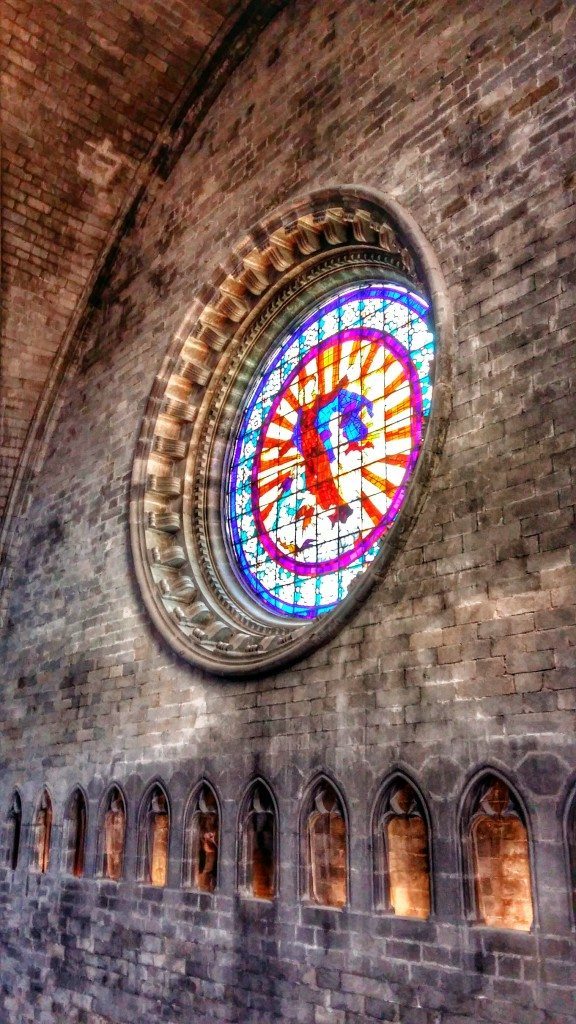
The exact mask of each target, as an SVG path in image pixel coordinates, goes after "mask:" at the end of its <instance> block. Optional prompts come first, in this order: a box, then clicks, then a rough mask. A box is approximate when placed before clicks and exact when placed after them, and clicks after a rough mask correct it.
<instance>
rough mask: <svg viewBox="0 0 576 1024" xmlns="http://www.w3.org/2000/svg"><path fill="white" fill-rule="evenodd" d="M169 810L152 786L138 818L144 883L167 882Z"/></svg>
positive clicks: (161, 884)
mask: <svg viewBox="0 0 576 1024" xmlns="http://www.w3.org/2000/svg"><path fill="white" fill-rule="evenodd" d="M169 845H170V811H169V808H168V799H167V797H166V794H165V792H164V790H163V789H162V787H161V786H159V785H156V786H154V787H153V789H152V790H151V791H150V793H149V795H148V798H147V800H146V804H145V809H144V813H143V815H142V818H141V821H140V848H141V857H140V863H141V870H140V877H141V880H142V881H143V882H144V883H145V884H147V885H154V886H159V887H161V886H165V885H166V883H167V881H168V851H169Z"/></svg>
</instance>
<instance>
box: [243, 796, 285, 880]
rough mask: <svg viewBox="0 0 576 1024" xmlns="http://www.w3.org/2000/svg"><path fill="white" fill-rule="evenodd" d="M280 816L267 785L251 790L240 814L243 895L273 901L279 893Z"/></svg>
mask: <svg viewBox="0 0 576 1024" xmlns="http://www.w3.org/2000/svg"><path fill="white" fill-rule="evenodd" d="M277 833H278V828H277V815H276V806H275V803H274V798H273V796H272V794H271V792H270V790H269V789H268V787H267V786H266V784H265V783H264V782H262V781H261V780H258V781H257V782H254V783H253V784H252V786H251V787H250V789H249V791H248V793H247V795H246V797H245V799H244V801H243V804H242V809H241V813H240V836H239V866H238V867H239V870H238V888H239V890H240V892H241V893H242V895H244V896H251V897H253V898H255V899H261V900H272V899H274V896H275V895H276V892H277V867H276V865H277V859H278V850H277V844H278V839H277Z"/></svg>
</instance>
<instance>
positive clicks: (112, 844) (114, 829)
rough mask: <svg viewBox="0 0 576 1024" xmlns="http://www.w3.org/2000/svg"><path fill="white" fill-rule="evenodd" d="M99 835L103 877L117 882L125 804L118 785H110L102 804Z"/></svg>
mask: <svg viewBox="0 0 576 1024" xmlns="http://www.w3.org/2000/svg"><path fill="white" fill-rule="evenodd" d="M104 807H105V809H104V815H103V818H102V829H101V836H100V870H101V874H102V876H103V877H104V878H109V879H111V880H112V881H114V882H117V881H118V880H119V879H120V878H122V872H123V869H124V844H125V840H126V804H125V803H124V797H123V796H122V793H121V791H120V789H119V788H118V786H112V788H111V789H110V791H109V793H108V796H107V798H106V802H105V805H104Z"/></svg>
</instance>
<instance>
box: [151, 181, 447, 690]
mask: <svg viewBox="0 0 576 1024" xmlns="http://www.w3.org/2000/svg"><path fill="white" fill-rule="evenodd" d="M256 238H258V243H256V242H255V239H256ZM207 294H208V289H204V291H203V295H207ZM449 323H450V316H449V312H448V305H447V302H446V300H445V293H444V286H443V284H442V282H441V279H440V277H439V272H438V270H437V265H436V264H435V261H434V260H433V257H432V254H431V252H430V250H429V248H428V247H427V245H426V243H425V242H424V240H423V238H422V236H421V234H420V233H419V231H418V229H417V227H416V226H415V225H414V223H413V221H412V220H411V218H410V217H409V216H408V215H407V214H406V213H405V211H402V210H401V209H400V208H399V207H398V205H397V204H395V203H394V201H393V200H390V199H389V198H386V199H385V200H383V199H382V198H381V197H379V196H377V195H375V194H373V193H370V192H368V191H366V190H362V189H340V190H336V189H334V190H329V189H328V190H326V191H325V192H322V193H318V194H316V195H315V196H313V197H310V198H307V199H303V200H299V201H296V202H295V203H293V204H291V205H290V206H289V207H287V208H286V209H285V210H284V211H280V212H279V213H278V214H277V215H275V216H274V217H272V218H270V220H269V221H267V222H262V223H261V224H260V225H258V227H257V228H255V229H254V231H253V233H252V234H251V235H250V236H247V238H246V239H245V240H244V241H243V242H242V243H241V245H240V246H239V247H238V249H237V250H236V251H235V252H234V253H233V254H231V257H230V260H229V261H228V263H227V264H226V267H225V269H224V270H222V271H220V272H219V274H218V276H217V277H216V278H215V280H214V282H213V286H212V290H211V298H210V299H209V301H207V303H206V304H205V305H204V306H203V308H201V307H200V305H197V306H196V307H195V308H194V311H193V312H192V313H191V315H189V316H188V317H187V318H186V321H185V323H184V326H183V328H182V331H181V332H180V334H179V337H178V339H176V341H175V342H174V345H173V346H172V349H171V352H170V353H169V355H168V356H167V358H166V360H165V363H164V366H163V367H162V370H161V372H160V374H159V377H158V379H157V381H156V383H155V386H154V392H153V395H152V397H151V402H150V406H149V409H148V411H147V413H146V416H145V419H144V427H143V433H142V436H141V439H140V441H139V444H138V453H137V456H136V460H135V463H134V472H133V488H132V505H131V526H132V549H133V553H134V559H135V566H136V571H137V575H138V579H139V582H140V585H141V588H142V592H143V595H144V598H145V600H146V603H147V605H148V609H149V611H150V613H151V615H152V618H153V620H154V622H155V623H156V625H157V627H158V628H159V629H160V630H161V631H162V632H163V634H164V636H165V637H166V638H167V639H168V641H169V642H170V643H171V644H172V646H173V647H175V649H176V650H177V651H178V652H179V653H180V654H183V655H184V656H185V657H187V658H188V659H189V660H191V661H193V662H195V663H197V664H200V665H201V666H202V667H204V668H206V669H209V670H212V671H215V672H219V673H223V674H230V675H235V676H238V675H243V674H248V673H253V672H254V671H259V670H262V669H264V668H270V667H274V666H276V665H279V664H282V663H284V662H286V661H288V660H291V659H294V658H295V657H297V656H300V655H301V654H302V653H304V652H305V651H307V650H311V649H313V648H314V647H315V646H317V645H318V644H319V643H321V642H322V641H323V640H324V639H326V638H327V637H328V636H330V635H331V634H332V633H333V632H334V631H335V629H337V628H338V626H339V625H340V623H341V622H342V621H343V619H344V617H345V615H346V614H348V612H349V611H350V610H351V609H352V607H353V606H354V605H355V604H356V603H357V602H358V601H359V600H360V599H361V597H362V595H363V594H364V593H366V592H367V590H368V589H369V587H370V586H371V585H372V583H373V582H374V580H375V579H376V577H377V575H378V574H381V573H382V571H383V568H384V566H385V564H386V562H387V561H388V560H389V559H390V558H391V557H392V554H393V552H394V546H395V541H394V537H399V536H400V535H401V533H402V530H401V528H400V524H401V523H402V522H404V523H407V522H408V519H409V517H411V516H413V515H415V514H416V511H417V508H418V505H419V502H420V497H419V495H420V493H421V486H420V485H421V484H422V482H423V481H424V479H425V477H426V475H427V474H428V473H429V471H430V468H431V465H432V460H433V457H434V456H433V444H432V441H431V440H430V437H432V434H434V433H436V434H437V433H438V431H439V429H440V425H441V423H442V422H443V417H445V415H446V407H447V400H446V396H445V392H444V391H442V390H440V392H439V397H438V399H437V400H436V399H435V400H434V401H432V389H433V386H434V375H435V372H439V373H442V372H444V371H443V358H444V357H443V356H442V351H443V349H442V345H440V341H442V343H444V341H445V340H446V338H445V337H444V336H446V337H447V336H448V335H449ZM432 427H433V429H432ZM418 481H419V484H418Z"/></svg>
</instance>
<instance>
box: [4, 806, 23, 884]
mask: <svg viewBox="0 0 576 1024" xmlns="http://www.w3.org/2000/svg"><path fill="white" fill-rule="evenodd" d="M21 837H22V801H21V799H20V794H19V793H18V792H17V791H15V792H14V793H13V794H12V799H11V801H10V806H9V808H8V813H7V815H6V819H5V822H4V843H3V846H4V857H5V863H6V866H7V867H8V868H10V870H11V871H15V870H16V868H17V867H18V860H19V857H20V841H21Z"/></svg>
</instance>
